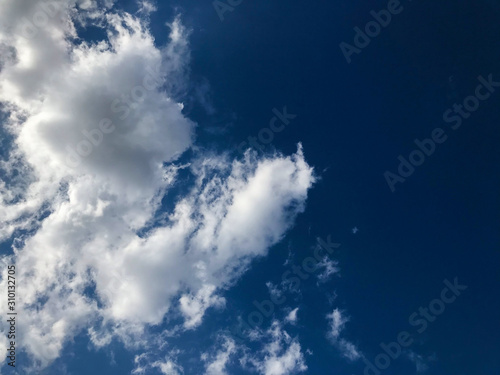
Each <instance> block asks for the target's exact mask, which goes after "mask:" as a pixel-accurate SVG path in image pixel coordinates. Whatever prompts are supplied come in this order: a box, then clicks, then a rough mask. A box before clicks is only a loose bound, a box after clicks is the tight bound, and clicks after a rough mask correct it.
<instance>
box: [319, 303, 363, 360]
mask: <svg viewBox="0 0 500 375" xmlns="http://www.w3.org/2000/svg"><path fill="white" fill-rule="evenodd" d="M326 319H327V321H328V322H329V327H328V331H327V334H326V336H327V338H328V339H329V340H330V341H331V342H332V343H333V344H334V345H335V346H336V347H337V348H338V349H339V351H340V353H341V354H342V356H344V357H345V358H347V359H349V360H351V361H355V360H357V359H359V358H361V357H362V354H361V352H360V351H359V350H358V348H357V347H356V345H354V344H353V343H351V342H349V341H347V340H346V339H344V338H342V337H341V333H342V331H343V330H344V328H345V325H346V323H347V322H348V321H349V318H348V317H347V316H345V314H344V313H343V312H342V311H340V310H339V309H334V310H333V311H332V312H331V313H330V314H327V315H326Z"/></svg>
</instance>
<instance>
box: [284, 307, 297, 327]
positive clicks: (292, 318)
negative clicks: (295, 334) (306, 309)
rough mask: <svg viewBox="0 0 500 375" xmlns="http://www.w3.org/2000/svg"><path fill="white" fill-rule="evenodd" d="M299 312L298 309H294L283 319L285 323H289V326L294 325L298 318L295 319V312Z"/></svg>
mask: <svg viewBox="0 0 500 375" xmlns="http://www.w3.org/2000/svg"><path fill="white" fill-rule="evenodd" d="M298 311H299V308H298V307H296V308H295V309H293V310H292V311H290V312H289V313H288V315H287V316H286V317H285V322H287V323H291V324H296V323H297V320H298V317H297V312H298Z"/></svg>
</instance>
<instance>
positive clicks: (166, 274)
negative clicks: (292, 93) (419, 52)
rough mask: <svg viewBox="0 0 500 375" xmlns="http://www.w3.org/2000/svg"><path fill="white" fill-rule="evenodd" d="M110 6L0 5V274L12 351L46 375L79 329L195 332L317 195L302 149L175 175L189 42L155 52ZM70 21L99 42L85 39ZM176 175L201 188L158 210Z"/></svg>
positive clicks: (141, 26) (133, 333)
mask: <svg viewBox="0 0 500 375" xmlns="http://www.w3.org/2000/svg"><path fill="white" fill-rule="evenodd" d="M146 3H148V2H144V3H143V7H144V8H145V11H146V10H148V9H149V11H152V9H150V8H147V6H146ZM47 4H49V5H50V6H49V5H47ZM111 5H112V2H109V1H107V2H105V6H99V5H98V4H97V3H96V2H94V1H90V0H87V1H76V0H74V1H63V0H57V1H56V0H54V1H50V2H48V1H38V2H36V1H31V0H30V1H28V0H25V1H21V0H0V7H1V8H2V14H0V49H1V51H2V52H4V51H5V52H6V53H2V54H1V57H0V66H1V70H0V101H1V103H2V109H3V111H4V112H5V113H7V114H8V119H7V121H6V122H4V123H3V124H2V126H3V128H4V130H5V131H7V132H8V133H9V134H10V136H11V137H12V139H13V141H12V142H11V144H10V147H11V149H10V153H9V160H7V161H2V162H1V165H0V167H1V169H2V172H3V173H4V174H5V176H6V177H5V178H4V179H3V180H2V181H0V210H1V211H2V213H3V215H2V217H1V219H0V241H2V240H3V241H5V240H9V239H15V242H14V243H15V254H14V255H10V256H4V257H3V259H2V262H3V263H5V264H7V263H8V264H11V263H14V264H16V267H17V272H18V273H17V279H18V283H19V285H20V289H19V293H18V295H19V300H18V306H17V309H18V311H19V312H20V314H22V315H23V316H24V318H23V319H24V320H23V324H22V325H19V326H18V329H19V334H20V336H19V337H20V340H19V343H18V345H19V349H21V348H22V349H25V350H26V351H27V353H28V354H29V355H30V356H31V357H32V359H34V360H35V363H37V364H38V365H40V366H45V365H47V364H48V363H50V362H51V361H53V360H54V359H55V358H57V357H58V356H59V354H60V352H61V350H62V348H63V346H64V345H65V343H66V342H67V341H68V340H70V339H71V338H72V337H73V336H74V335H76V334H78V333H79V332H81V331H82V330H85V329H87V330H88V332H89V335H90V338H91V339H92V341H93V342H94V344H95V345H97V346H102V345H106V344H108V343H109V342H110V340H111V338H112V337H113V336H118V337H120V338H121V339H122V340H124V341H125V342H128V343H129V344H137V345H140V344H141V343H142V342H143V341H144V340H141V338H142V337H143V334H144V332H145V330H147V327H148V326H150V325H155V324H160V323H162V322H163V321H164V319H165V317H166V315H167V313H169V312H172V311H176V312H177V314H180V315H181V316H182V317H184V319H185V321H184V325H183V328H184V329H192V328H195V327H197V326H198V325H199V324H201V322H202V318H203V315H204V314H205V312H206V310H207V309H209V308H212V307H216V308H222V307H223V306H224V299H223V297H222V296H221V295H220V294H221V293H222V292H223V290H224V289H227V288H228V287H230V286H231V285H232V283H234V281H235V280H237V279H238V277H239V276H240V275H241V274H242V273H243V272H244V271H245V270H246V269H247V267H248V265H249V264H250V261H251V259H252V258H254V257H257V256H264V255H266V254H267V251H268V249H269V247H270V246H272V245H273V244H275V243H277V242H278V241H280V240H281V239H282V237H283V236H284V234H285V233H286V231H287V230H288V229H289V228H290V227H291V225H292V224H293V220H294V218H295V216H296V215H297V214H298V213H300V212H301V211H302V210H303V209H304V204H305V200H306V198H307V192H308V190H309V189H310V188H311V186H312V184H313V183H314V175H313V170H312V168H311V167H309V166H308V165H307V163H306V162H305V160H304V156H303V154H302V150H301V148H300V147H299V149H298V151H297V153H296V154H294V155H292V156H287V157H285V156H281V155H274V156H269V157H257V156H256V155H255V154H252V153H250V152H247V153H246V154H245V157H244V159H243V160H231V159H230V158H229V156H227V155H203V154H202V155H199V156H198V157H197V158H196V159H195V160H192V162H191V163H190V165H188V166H180V165H175V164H174V163H175V161H176V160H177V159H178V158H179V156H180V155H181V154H182V153H183V152H184V151H186V150H187V149H189V148H190V147H191V146H192V143H193V140H194V129H195V124H194V123H193V122H192V121H190V120H189V119H188V118H186V117H185V115H184V114H183V113H182V103H177V102H176V101H175V100H173V99H172V95H171V94H172V91H176V90H179V88H180V87H181V86H182V84H183V81H184V80H185V78H186V76H185V74H186V70H187V65H188V62H189V45H188V41H187V32H186V30H185V29H184V28H183V26H182V24H181V23H180V20H179V19H176V20H174V21H173V22H172V23H171V24H169V27H170V40H169V42H168V44H167V45H166V46H164V47H162V48H159V47H157V46H155V44H154V40H153V37H152V36H151V35H150V33H149V31H148V29H147V23H146V21H144V20H142V19H140V18H136V17H134V16H131V15H129V14H127V13H117V12H114V11H113V10H112V8H111V9H110V7H111ZM43 14H45V16H42V15H43ZM41 17H42V18H41ZM43 17H45V18H43ZM42 20H44V21H42ZM78 23H81V24H92V25H96V26H99V27H102V28H104V29H105V31H106V32H107V38H106V39H105V40H103V41H99V42H95V43H88V42H85V41H82V40H80V39H78V35H77V32H76V30H77V28H76V27H75V25H76V24H78ZM180 169H186V171H187V173H190V174H191V175H192V176H193V178H194V181H195V182H194V184H193V185H192V186H189V187H186V186H183V190H182V191H183V192H182V193H181V195H180V196H178V197H176V199H175V200H174V202H175V203H173V204H172V206H170V207H167V208H165V207H162V198H163V197H164V196H165V194H167V193H169V192H170V190H169V189H170V188H171V187H172V186H173V185H175V184H177V183H179V182H177V179H176V176H177V173H178V171H179V170H180ZM5 284H6V281H5V273H4V274H3V275H2V281H1V283H0V289H2V290H6V285H5ZM5 308H6V307H5V306H3V305H2V306H0V313H1V314H4V315H5V312H6V311H4V309H5ZM4 324H5V323H0V328H2V329H5V325H4ZM280 337H281V338H280V340H285V338H284V336H283V337H282V336H280ZM131 338H133V340H130V339H131ZM127 339H128V340H127ZM1 340H5V339H4V338H2V339H1ZM285 341H286V340H285ZM4 344H5V342H4V341H2V342H0V347H1V346H2V345H4ZM299 349H300V347H299ZM270 350H271V349H270ZM299 352H300V350H299ZM269 353H271V354H272V355H274V356H275V357H272V358H275V361H281V362H280V363H283V365H282V367H279V366H278V365H277V364H273V363H275V362H273V361H271V362H269V364H266V365H263V366H264V367H263V368H266V369H267V368H269V369H270V370H266V371H270V372H267V373H266V374H280V373H284V372H279V371H281V370H272V369H273V368H276V369H277V368H282V369H286V368H289V366H291V365H292V364H295V365H294V366H296V367H297V366H298V368H301V365H300V363H301V362H300V358H301V357H300V356H298V354H297V353H298V352H297V344H294V342H291V344H290V347H289V348H288V349H287V350H285V351H284V353H282V354H280V355H279V356H278V351H277V350H274V351H270V352H269ZM266 363H267V362H266ZM276 363H277V362H276ZM158 366H159V367H158V368H160V369H161V371H163V372H164V373H172V374H175V371H177V372H180V371H181V370H182V369H180V368H179V367H176V365H175V363H174V362H172V361H170V362H169V360H166V361H164V362H163V361H162V362H161V363H160V362H158ZM283 366H284V367H283ZM287 366H288V367H287ZM169 371H170V372H169ZM273 371H274V372H273ZM276 371H278V372H276ZM283 371H284V370H283Z"/></svg>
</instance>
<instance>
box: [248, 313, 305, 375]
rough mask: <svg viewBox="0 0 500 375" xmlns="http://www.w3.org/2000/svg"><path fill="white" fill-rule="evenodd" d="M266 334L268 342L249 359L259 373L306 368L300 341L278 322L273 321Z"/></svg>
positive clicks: (267, 374)
mask: <svg viewBox="0 0 500 375" xmlns="http://www.w3.org/2000/svg"><path fill="white" fill-rule="evenodd" d="M267 335H268V336H269V337H270V342H269V343H267V344H266V345H265V346H264V348H263V349H262V351H261V352H260V353H258V354H254V355H253V356H252V357H251V358H250V359H249V361H250V362H251V363H252V364H253V365H254V366H255V368H256V369H257V371H258V373H259V374H261V375H288V374H295V373H298V372H303V371H306V370H307V366H306V364H305V360H304V354H303V353H302V349H301V346H300V343H299V342H298V340H297V339H296V338H292V337H290V335H289V334H288V333H287V332H286V331H284V330H283V329H282V327H281V324H280V323H279V322H277V321H274V322H273V324H272V326H271V328H270V329H269V330H268V331H267Z"/></svg>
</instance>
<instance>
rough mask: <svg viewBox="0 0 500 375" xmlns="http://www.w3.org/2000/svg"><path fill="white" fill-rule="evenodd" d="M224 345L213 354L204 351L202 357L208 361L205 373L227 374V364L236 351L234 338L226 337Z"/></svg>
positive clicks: (210, 374) (206, 374) (214, 374)
mask: <svg viewBox="0 0 500 375" xmlns="http://www.w3.org/2000/svg"><path fill="white" fill-rule="evenodd" d="M223 339H224V342H223V344H222V347H221V348H220V349H219V350H218V351H217V353H216V354H215V355H213V356H210V355H209V354H208V353H203V354H202V356H201V358H202V359H203V360H204V361H205V362H206V367H205V375H226V374H228V372H227V371H226V366H227V364H228V362H229V360H230V358H231V356H233V355H234V354H235V353H236V351H237V348H236V344H235V342H234V340H232V339H231V338H228V337H224V338H223Z"/></svg>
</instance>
